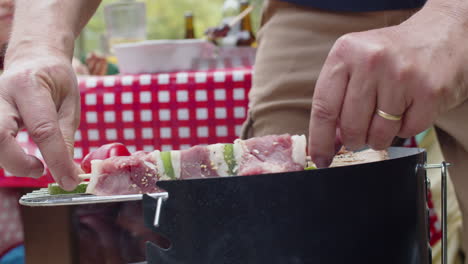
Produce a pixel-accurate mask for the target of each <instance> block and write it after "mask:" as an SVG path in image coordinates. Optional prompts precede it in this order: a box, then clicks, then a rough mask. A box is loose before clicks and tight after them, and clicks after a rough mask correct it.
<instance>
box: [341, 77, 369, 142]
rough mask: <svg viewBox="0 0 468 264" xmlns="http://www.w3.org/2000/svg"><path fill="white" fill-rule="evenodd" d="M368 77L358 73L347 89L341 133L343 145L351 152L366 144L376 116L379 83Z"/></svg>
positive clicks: (352, 78)
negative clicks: (373, 117)
mask: <svg viewBox="0 0 468 264" xmlns="http://www.w3.org/2000/svg"><path fill="white" fill-rule="evenodd" d="M368 75H369V74H364V73H363V72H362V71H356V72H355V73H353V74H352V75H351V79H350V81H349V84H348V87H347V88H346V95H345V99H344V104H343V109H342V110H341V116H340V132H341V137H342V141H343V144H344V145H345V147H346V148H347V149H349V150H358V149H360V148H362V147H363V146H364V145H365V144H366V141H367V131H368V129H369V125H370V123H371V120H372V116H373V114H374V109H375V103H376V92H377V91H376V87H377V82H376V81H374V80H375V79H373V78H372V79H370V78H368ZM364 102H365V103H364Z"/></svg>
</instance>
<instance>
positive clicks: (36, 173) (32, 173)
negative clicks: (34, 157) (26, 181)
mask: <svg viewBox="0 0 468 264" xmlns="http://www.w3.org/2000/svg"><path fill="white" fill-rule="evenodd" d="M43 174H44V168H37V169H32V170H31V171H30V172H29V174H28V177H30V178H34V179H37V178H40V177H42V175H43Z"/></svg>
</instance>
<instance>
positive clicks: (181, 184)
mask: <svg viewBox="0 0 468 264" xmlns="http://www.w3.org/2000/svg"><path fill="white" fill-rule="evenodd" d="M389 157H390V158H389V159H388V160H385V161H379V162H371V163H366V164H359V165H351V166H345V167H336V168H328V169H317V170H310V171H300V172H289V173H275V174H265V175H254V176H237V177H221V178H210V179H190V180H179V181H159V182H158V183H157V185H158V186H159V187H161V188H162V189H164V190H165V191H166V192H165V193H158V194H151V195H143V197H142V196H141V195H130V196H122V195H120V196H107V197H99V196H92V195H71V196H51V195H44V194H40V193H38V192H36V194H30V195H26V196H24V197H22V198H21V200H20V203H21V204H23V205H29V206H55V205H74V204H87V203H89V204H94V203H109V202H121V201H130V200H139V199H143V215H144V221H145V225H146V226H147V227H148V228H150V229H151V230H152V231H153V232H156V233H158V234H159V235H161V236H163V237H165V238H166V239H167V240H168V241H170V242H169V243H170V244H169V245H164V246H163V245H159V246H158V245H157V244H155V243H152V242H147V248H146V257H147V263H148V264H179V263H180V264H182V263H183V264H186V263H187V264H211V263H215V264H231V263H232V264H250V263H255V264H263V263H268V264H276V263H278V264H280V263H281V264H289V263H291V264H301V263H311V264H318V263H320V264H338V263H339V264H342V263H350V264H354V263H356V264H357V263H359V264H362V263H373V264H374V263H379V264H387V263H388V264H396V263H398V264H429V263H431V248H430V245H429V223H428V221H429V220H428V209H427V189H428V184H429V183H428V180H427V177H426V170H427V169H431V168H441V170H442V212H443V213H442V232H443V238H442V251H443V252H442V255H443V256H442V259H443V264H446V259H447V254H446V219H447V217H446V168H447V166H448V164H446V163H442V164H439V165H427V164H426V153H425V151H424V150H422V149H416V148H412V149H409V148H390V149H389Z"/></svg>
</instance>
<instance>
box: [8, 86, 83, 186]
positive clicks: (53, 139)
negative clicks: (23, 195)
mask: <svg viewBox="0 0 468 264" xmlns="http://www.w3.org/2000/svg"><path fill="white" fill-rule="evenodd" d="M35 82H36V81H35V80H32V81H31V84H30V85H29V87H32V88H31V89H34V91H33V92H31V93H32V94H33V93H34V94H35V96H17V98H16V102H17V105H18V109H19V112H20V114H21V116H22V118H23V121H24V125H25V127H26V128H27V130H28V132H29V135H30V136H31V138H32V139H33V140H34V142H35V143H36V144H37V146H38V147H39V149H40V151H41V153H42V156H43V158H44V160H45V162H46V163H47V165H48V167H49V170H50V171H51V173H52V176H53V177H54V179H55V181H57V183H59V184H60V186H62V187H63V188H64V189H66V190H72V189H73V188H75V187H76V185H77V184H78V183H79V178H78V171H77V168H76V166H75V164H74V163H73V159H72V156H71V155H70V153H69V149H68V148H67V145H66V143H65V141H64V138H63V135H62V132H61V131H60V128H59V127H60V126H59V122H58V116H57V112H56V110H55V104H54V102H53V101H52V98H51V97H50V94H49V92H48V91H47V89H43V88H41V87H39V85H35Z"/></svg>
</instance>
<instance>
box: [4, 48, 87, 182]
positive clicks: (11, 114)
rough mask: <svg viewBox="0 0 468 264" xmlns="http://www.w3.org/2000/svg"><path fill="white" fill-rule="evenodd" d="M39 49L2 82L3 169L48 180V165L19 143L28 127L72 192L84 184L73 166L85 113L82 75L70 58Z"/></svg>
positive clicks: (10, 66)
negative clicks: (20, 133) (78, 78)
mask: <svg viewBox="0 0 468 264" xmlns="http://www.w3.org/2000/svg"><path fill="white" fill-rule="evenodd" d="M29 50H33V49H29ZM39 50H41V53H40V54H36V53H34V52H28V51H23V52H22V53H21V54H24V56H23V55H20V56H15V59H14V60H12V61H11V63H8V65H7V68H6V69H5V72H4V73H3V75H2V76H1V77H0V112H1V115H0V166H1V167H3V168H4V169H6V170H7V171H9V172H11V173H13V174H14V175H16V176H29V177H39V176H41V175H42V172H43V170H44V166H43V164H42V163H41V162H40V161H39V159H37V158H36V157H34V156H31V155H27V154H26V153H25V152H24V151H23V149H22V148H21V147H20V146H19V145H18V143H17V142H16V141H15V136H16V134H17V133H18V131H19V130H20V129H22V128H23V127H25V128H26V129H27V130H28V132H29V135H30V136H31V138H32V139H33V140H34V142H35V143H36V144H37V146H38V147H39V149H40V150H41V153H42V156H43V158H44V160H45V162H46V163H47V165H48V167H49V169H50V171H51V172H52V175H53V177H54V179H55V180H56V181H57V182H58V183H59V184H60V185H61V186H62V187H64V188H65V189H68V190H70V189H73V188H74V187H75V186H76V184H78V183H79V181H80V180H79V178H78V174H79V169H78V168H77V166H76V165H75V164H74V162H73V144H74V133H75V130H76V129H77V127H78V124H79V114H80V101H79V91H78V88H77V81H76V76H75V74H74V72H73V69H72V67H71V62H70V59H68V58H67V56H66V55H65V54H62V53H60V52H57V51H56V50H52V49H49V50H47V49H46V48H43V49H39Z"/></svg>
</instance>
